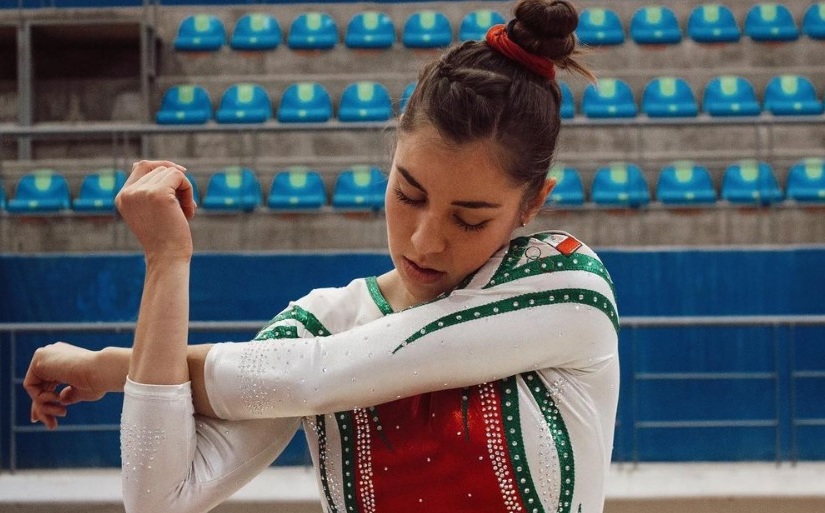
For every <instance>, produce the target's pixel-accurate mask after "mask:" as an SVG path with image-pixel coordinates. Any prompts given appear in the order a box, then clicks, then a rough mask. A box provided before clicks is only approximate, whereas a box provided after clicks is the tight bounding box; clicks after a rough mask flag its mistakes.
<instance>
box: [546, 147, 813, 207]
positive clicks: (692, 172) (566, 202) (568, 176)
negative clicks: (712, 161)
mask: <svg viewBox="0 0 825 513" xmlns="http://www.w3.org/2000/svg"><path fill="white" fill-rule="evenodd" d="M550 175H551V176H554V177H555V178H556V180H557V185H556V187H555V188H554V189H553V192H552V193H551V195H550V198H549V199H548V204H550V205H558V206H578V205H583V204H584V202H585V190H584V187H583V184H582V180H581V176H580V173H579V172H578V171H577V170H576V169H575V168H573V167H569V166H554V167H553V168H552V169H551V171H550ZM590 192H591V195H590V200H591V201H592V202H593V203H595V204H597V205H605V206H619V207H640V206H644V205H647V204H648V203H650V201H651V194H650V188H649V186H648V182H647V180H646V179H645V176H644V173H643V172H642V169H641V168H640V167H639V166H638V165H636V164H633V163H626V162H622V163H615V164H610V165H607V166H604V167H601V168H599V169H598V170H596V173H595V175H594V177H593V183H592V185H591V188H590ZM785 194H786V195H787V199H790V200H794V201H796V202H798V203H804V204H818V205H825V160H823V159H821V158H810V159H803V160H800V161H799V162H797V163H795V164H794V165H792V166H791V168H790V169H789V170H788V179H787V184H786V191H785V193H783V191H782V188H781V187H780V186H779V183H778V181H777V179H776V175H775V174H774V171H773V168H772V167H771V166H770V165H769V164H768V163H766V162H760V161H756V160H742V161H739V162H735V163H733V164H731V165H729V166H728V167H727V168H726V169H725V171H724V175H723V177H722V185H721V199H722V200H725V201H728V202H730V203H731V204H738V205H749V206H756V205H770V204H772V203H777V202H780V201H782V200H783V199H784V197H785ZM656 199H658V200H659V201H660V202H661V203H663V204H665V205H669V206H701V205H708V204H713V203H715V202H716V201H717V200H718V199H720V194H719V193H718V192H717V190H716V188H715V186H714V184H713V180H712V179H711V176H710V172H709V171H708V169H707V168H706V167H704V166H702V165H700V164H697V163H695V162H693V161H679V162H674V163H673V164H670V165H667V166H665V167H663V168H662V169H661V170H660V172H659V175H658V180H657V183H656Z"/></svg>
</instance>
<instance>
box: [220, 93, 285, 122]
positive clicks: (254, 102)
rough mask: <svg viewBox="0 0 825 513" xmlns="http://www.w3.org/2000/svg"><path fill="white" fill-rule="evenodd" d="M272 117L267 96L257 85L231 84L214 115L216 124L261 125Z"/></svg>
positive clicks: (270, 104) (270, 105)
mask: <svg viewBox="0 0 825 513" xmlns="http://www.w3.org/2000/svg"><path fill="white" fill-rule="evenodd" d="M271 117H272V103H271V102H270V100H269V94H267V92H266V90H265V89H264V88H263V87H261V86H259V85H258V84H233V85H231V86H229V87H228V88H227V89H226V91H224V93H223V96H222V97H221V104H220V106H219V107H218V111H217V112H216V113H215V119H217V121H218V123H263V122H264V121H266V120H268V119H270V118H271Z"/></svg>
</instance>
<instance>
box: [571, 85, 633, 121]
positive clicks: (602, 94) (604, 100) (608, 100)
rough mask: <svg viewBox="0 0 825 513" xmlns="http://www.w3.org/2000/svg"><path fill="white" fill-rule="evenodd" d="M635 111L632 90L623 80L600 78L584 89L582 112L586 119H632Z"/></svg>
mask: <svg viewBox="0 0 825 513" xmlns="http://www.w3.org/2000/svg"><path fill="white" fill-rule="evenodd" d="M637 110H638V109H637V106H636V100H635V98H634V97H633V90H632V89H631V88H630V85H629V84H628V83H627V82H625V81H624V80H621V79H618V78H600V79H599V80H598V81H597V82H596V83H595V84H588V85H587V87H585V89H584V95H583V96H582V112H584V114H585V115H586V116H588V117H633V116H635V115H636V113H637Z"/></svg>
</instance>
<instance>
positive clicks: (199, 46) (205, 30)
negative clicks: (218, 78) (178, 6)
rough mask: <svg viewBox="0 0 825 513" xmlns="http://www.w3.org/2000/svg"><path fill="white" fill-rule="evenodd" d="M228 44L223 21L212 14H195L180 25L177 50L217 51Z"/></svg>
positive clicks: (176, 38) (176, 42)
mask: <svg viewBox="0 0 825 513" xmlns="http://www.w3.org/2000/svg"><path fill="white" fill-rule="evenodd" d="M224 44H226V28H225V27H224V24H223V21H221V20H220V18H218V17H217V16H215V15H212V14H193V15H191V16H187V17H186V18H184V19H183V20H182V21H181V23H180V25H178V33H177V36H176V37H175V41H174V47H175V50H181V51H216V50H219V49H220V48H221V47H222V46H223V45H224Z"/></svg>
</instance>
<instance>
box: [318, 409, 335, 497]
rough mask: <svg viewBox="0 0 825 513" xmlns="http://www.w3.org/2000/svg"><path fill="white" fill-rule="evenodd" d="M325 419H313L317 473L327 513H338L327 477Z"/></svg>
mask: <svg viewBox="0 0 825 513" xmlns="http://www.w3.org/2000/svg"><path fill="white" fill-rule="evenodd" d="M326 426H327V425H326V419H325V418H324V416H323V415H316V417H315V425H314V426H313V427H314V428H315V433H316V435H317V436H318V473H319V474H320V478H321V487H322V488H323V490H324V497H325V498H326V499H327V506H328V508H329V513H338V508H337V507H335V502H334V501H333V500H332V492H331V491H330V487H329V477H328V476H327V427H326Z"/></svg>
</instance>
